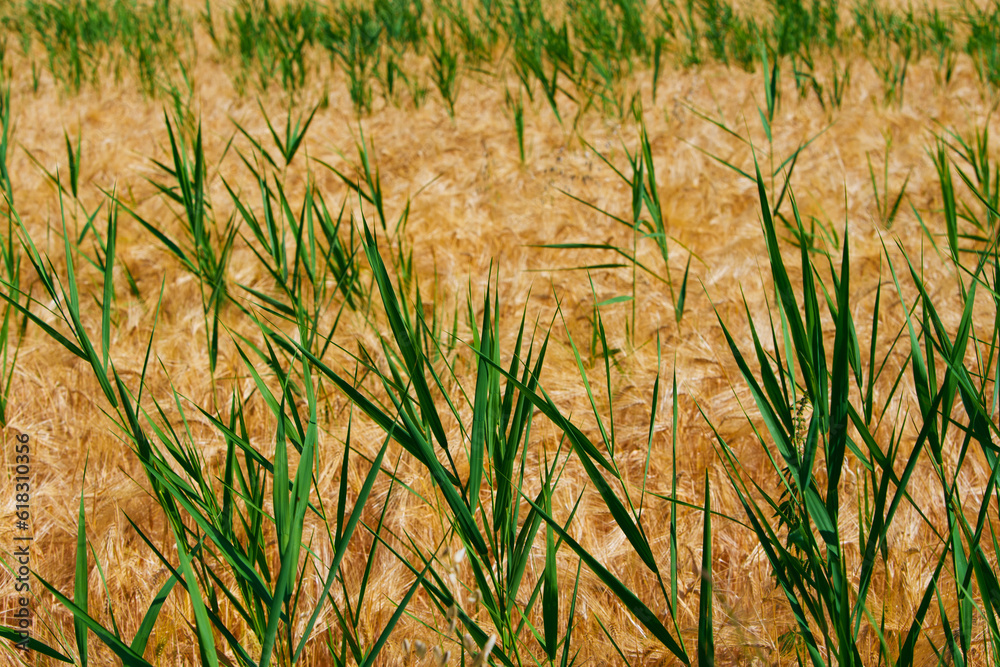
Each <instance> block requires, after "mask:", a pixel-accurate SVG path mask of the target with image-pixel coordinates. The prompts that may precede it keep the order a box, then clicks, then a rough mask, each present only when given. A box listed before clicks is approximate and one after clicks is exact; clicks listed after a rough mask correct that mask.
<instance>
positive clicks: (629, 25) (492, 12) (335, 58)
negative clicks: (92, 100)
mask: <svg viewBox="0 0 1000 667" xmlns="http://www.w3.org/2000/svg"><path fill="white" fill-rule="evenodd" d="M0 26H2V27H3V30H2V34H0V67H2V68H4V69H8V70H9V67H12V66H13V64H9V65H5V62H6V61H7V60H11V61H13V56H12V55H11V57H10V58H8V54H13V53H14V51H18V55H19V56H20V57H19V59H18V66H19V67H30V69H31V72H32V75H33V77H34V82H35V86H36V87H37V85H38V84H39V81H40V80H41V77H42V76H43V75H44V74H45V73H46V72H47V73H48V74H49V75H50V76H51V77H52V78H53V79H54V80H55V81H57V82H58V83H59V84H60V85H61V86H63V87H64V88H65V89H67V90H69V91H78V90H79V89H80V88H81V87H82V86H84V85H88V84H96V83H98V82H99V81H101V80H103V79H104V78H106V77H107V76H114V77H116V78H120V77H121V76H122V74H123V71H125V70H129V71H130V73H131V74H132V75H133V76H135V77H136V78H137V79H138V81H139V82H140V86H141V89H142V90H143V91H144V92H146V93H147V94H149V95H159V96H173V97H175V98H178V99H182V98H184V97H185V95H184V93H185V92H186V91H189V89H190V87H191V81H190V78H189V76H188V73H189V72H190V70H191V68H192V66H193V65H194V64H195V62H196V61H197V59H198V58H206V57H214V58H219V59H221V60H223V61H224V62H226V63H231V64H233V65H235V67H233V68H231V71H232V74H231V76H232V79H233V83H234V85H235V86H236V88H237V90H238V91H240V92H241V94H242V93H245V92H260V91H263V90H267V89H269V88H271V87H273V86H278V87H280V88H281V89H283V90H285V91H288V92H291V93H295V92H297V91H299V90H301V89H302V88H304V87H306V86H310V85H314V82H316V81H326V82H327V84H325V85H329V81H330V76H329V75H330V72H331V71H334V72H338V73H340V74H341V75H342V78H337V79H336V80H337V81H342V82H343V85H345V86H346V88H347V92H348V94H349V95H350V98H351V100H352V102H353V104H354V106H355V108H356V109H357V111H358V112H359V113H367V112H370V111H371V110H372V108H373V105H374V104H375V103H376V101H377V100H378V99H379V98H382V99H384V100H385V101H386V103H389V104H401V103H404V102H406V103H412V104H414V105H416V106H420V105H421V104H423V103H424V101H425V100H426V99H427V97H428V94H430V93H433V94H434V95H435V96H437V98H438V99H439V100H440V102H441V103H443V104H444V105H445V106H446V108H447V109H448V110H449V112H451V113H454V108H455V104H456V102H457V101H458V99H459V97H460V95H461V90H462V81H463V80H465V79H467V78H469V77H479V78H481V77H497V76H503V77H506V76H507V75H508V74H510V73H513V74H514V75H516V77H517V79H519V80H520V82H521V83H522V84H523V86H522V90H519V91H518V92H517V94H516V96H515V97H514V98H512V104H519V103H520V97H521V95H522V94H523V95H527V96H528V97H530V98H532V99H534V97H535V96H540V97H542V98H544V99H545V100H547V101H548V103H549V104H550V106H551V108H552V110H553V111H554V112H555V113H556V114H557V115H559V116H560V117H561V115H562V114H564V113H566V111H567V109H575V110H576V111H577V112H578V111H579V110H580V109H589V108H591V107H598V108H599V109H601V110H602V112H604V113H608V114H614V115H618V116H623V115H625V114H627V113H628V111H629V108H630V104H629V103H630V100H631V95H632V94H633V93H634V91H630V90H629V89H628V85H627V84H628V82H629V80H630V74H631V73H632V72H633V71H634V70H636V69H640V70H645V71H652V72H653V79H654V81H653V88H654V95H655V91H656V89H657V87H658V84H659V80H660V75H661V72H662V71H664V68H665V67H669V66H676V67H693V66H697V65H699V64H703V63H712V62H714V63H722V64H724V65H730V66H733V67H739V68H743V69H747V70H752V69H755V68H757V67H760V66H761V65H763V66H764V67H766V68H770V69H772V70H773V72H772V78H777V76H778V74H779V73H780V72H781V71H782V70H784V71H785V72H786V76H789V75H790V76H792V77H793V79H794V81H795V85H796V88H797V91H798V93H799V94H800V95H802V96H812V95H815V96H816V98H817V99H818V100H819V101H820V103H821V104H822V105H823V106H824V107H838V106H839V105H840V104H841V103H842V100H843V96H844V92H845V90H846V89H847V87H848V86H849V84H850V77H851V68H852V66H854V65H855V58H854V56H856V55H858V54H860V55H862V56H863V58H864V59H865V60H866V61H867V62H869V63H870V64H871V66H873V67H874V68H875V70H876V71H877V72H878V74H879V76H880V77H881V79H882V81H883V89H884V95H885V97H886V99H887V100H889V101H897V102H898V101H901V100H902V98H903V96H904V92H905V84H906V75H907V71H908V68H909V66H910V64H911V63H913V62H916V61H919V60H921V59H924V58H931V59H933V60H935V61H936V62H937V67H938V70H939V72H940V74H941V77H940V78H941V80H942V82H944V83H945V84H946V83H947V82H949V81H950V79H951V77H952V74H953V72H954V70H955V67H956V64H957V62H958V61H959V59H960V58H962V57H968V58H970V59H971V62H972V64H973V66H974V68H975V72H976V74H977V76H978V77H979V79H980V81H981V82H982V83H983V85H984V86H985V87H986V90H988V91H991V93H992V91H995V89H996V87H997V85H998V84H1000V47H998V46H997V44H998V42H1000V4H997V3H996V2H992V3H987V4H986V5H985V6H984V7H979V6H978V5H976V4H973V3H972V2H969V1H965V2H962V3H959V4H953V5H949V6H947V7H944V8H939V7H937V6H935V7H933V8H930V7H917V8H914V7H912V6H910V7H909V8H907V9H905V10H903V9H891V8H887V7H885V6H883V5H882V4H881V3H878V2H876V0H853V4H851V5H850V6H842V5H841V3H840V2H838V0H762V1H761V3H759V6H755V5H751V6H747V7H744V8H736V7H734V6H733V5H731V4H728V3H727V2H726V1H725V0H658V2H656V3H651V2H647V1H646V0H578V1H576V2H571V3H566V4H564V5H563V4H559V3H556V4H552V5H546V4H543V3H542V1H541V0H468V1H463V0H431V1H430V2H425V0H365V1H364V2H354V3H346V2H341V3H318V2H315V0H289V1H288V2H280V3H279V2H271V1H270V0H238V2H235V3H233V4H232V5H229V6H227V7H225V8H221V9H220V8H218V7H213V5H212V3H210V2H206V3H205V8H204V10H202V11H201V12H199V13H190V12H185V11H183V10H182V9H180V8H179V7H177V6H176V5H171V4H170V3H169V1H167V0H154V1H152V2H148V3H146V2H139V1H138V0H83V1H80V0H46V1H42V2H40V1H37V0H16V1H14V2H10V3H6V5H5V7H4V8H0ZM197 30H204V31H205V32H206V33H207V35H208V38H207V40H198V41H199V42H205V43H199V44H196V43H195V35H196V31H197ZM206 43H207V49H206ZM206 50H207V52H206ZM338 85H339V84H338Z"/></svg>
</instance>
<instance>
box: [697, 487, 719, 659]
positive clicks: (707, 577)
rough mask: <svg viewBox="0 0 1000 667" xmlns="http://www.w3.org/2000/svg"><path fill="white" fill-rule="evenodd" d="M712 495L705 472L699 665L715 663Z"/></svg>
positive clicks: (699, 608)
mask: <svg viewBox="0 0 1000 667" xmlns="http://www.w3.org/2000/svg"><path fill="white" fill-rule="evenodd" d="M712 588H713V586H712V497H711V489H710V486H709V481H708V473H707V472H706V473H705V524H704V528H703V529H702V535H701V592H700V593H699V601H698V665H699V667H713V666H714V665H715V631H714V628H713V627H712V594H713V590H712Z"/></svg>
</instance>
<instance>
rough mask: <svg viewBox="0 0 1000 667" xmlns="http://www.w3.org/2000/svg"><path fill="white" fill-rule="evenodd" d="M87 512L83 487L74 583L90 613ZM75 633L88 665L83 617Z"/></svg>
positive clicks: (77, 597) (76, 622)
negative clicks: (88, 602)
mask: <svg viewBox="0 0 1000 667" xmlns="http://www.w3.org/2000/svg"><path fill="white" fill-rule="evenodd" d="M86 481H87V464H86V462H85V463H84V464H83V483H86ZM85 517H86V514H85V512H84V507H83V489H82V488H81V490H80V511H79V514H78V515H77V524H76V577H75V579H74V584H73V601H74V602H75V603H76V605H77V607H79V608H80V609H82V610H83V611H84V612H87V613H89V611H88V605H87V581H88V579H89V578H90V577H89V575H90V568H88V567H87V528H86V518H85ZM73 633H74V634H75V635H76V650H77V653H78V654H79V656H80V665H81V667H87V663H88V660H87V657H88V655H87V626H86V624H85V623H84V621H83V619H82V618H80V617H78V616H75V617H74V618H73Z"/></svg>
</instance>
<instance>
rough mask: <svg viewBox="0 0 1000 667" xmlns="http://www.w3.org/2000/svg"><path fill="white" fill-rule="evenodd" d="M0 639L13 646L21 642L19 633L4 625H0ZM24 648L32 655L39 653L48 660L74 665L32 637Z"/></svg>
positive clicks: (68, 659)
mask: <svg viewBox="0 0 1000 667" xmlns="http://www.w3.org/2000/svg"><path fill="white" fill-rule="evenodd" d="M0 638H3V639H8V640H10V641H12V642H14V643H15V644H16V643H18V642H20V641H22V640H23V637H22V636H21V632H20V631H19V630H15V629H14V628H9V627H7V626H5V625H0ZM24 646H26V647H27V649H28V650H29V651H32V652H33V653H41V654H42V655H46V656H48V657H50V658H55V659H56V660H58V661H59V662H65V663H68V664H70V665H72V664H74V663H73V659H72V658H67V657H66V656H65V655H63V654H62V653H60V652H59V651H57V650H55V649H54V648H52V647H51V646H49V645H48V644H45V643H43V642H40V641H38V640H37V639H35V638H34V637H30V638H29V639H28V642H27V644H25V645H24Z"/></svg>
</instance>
